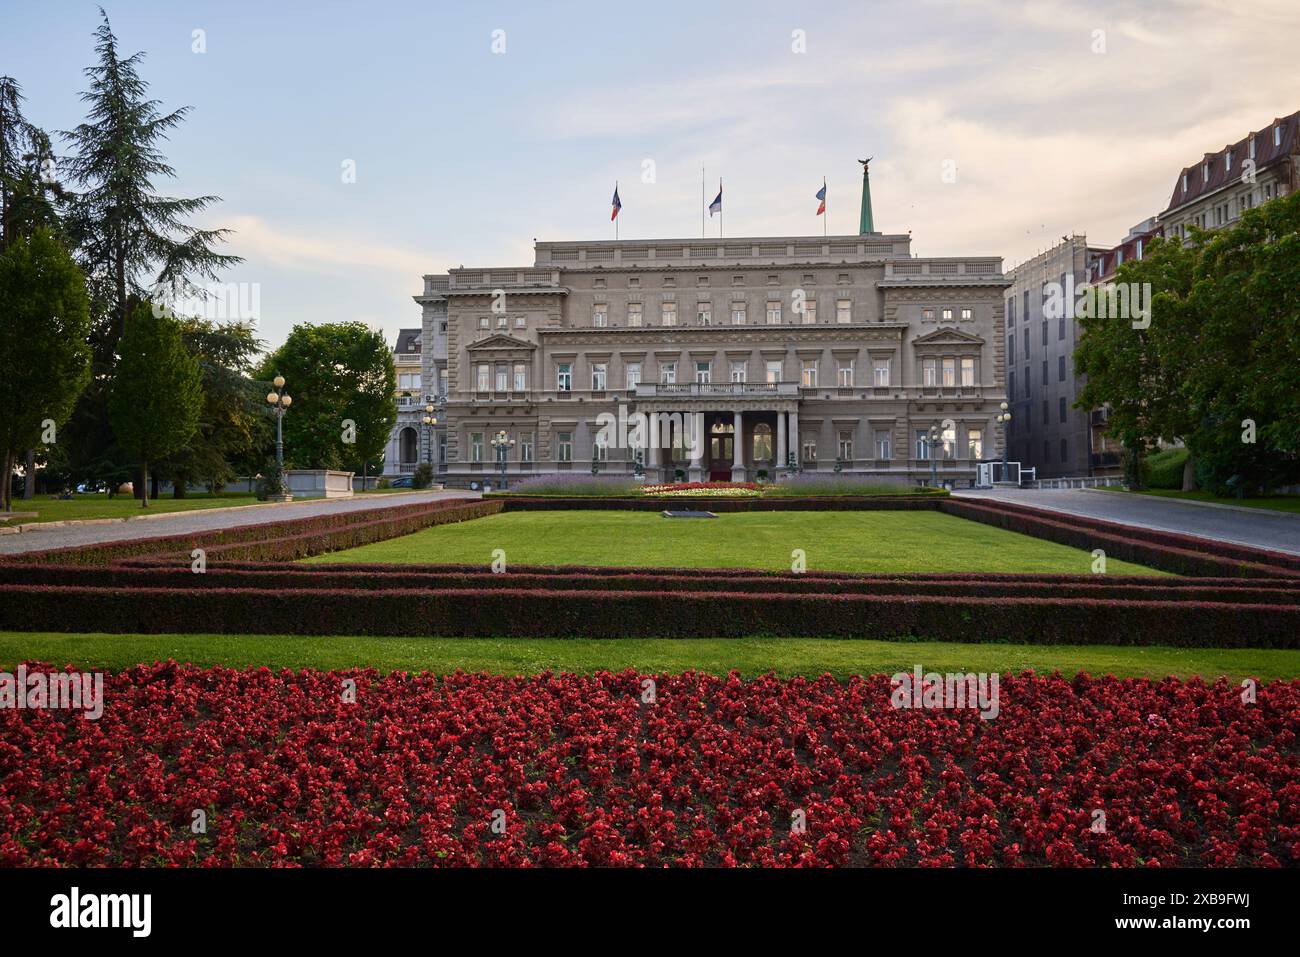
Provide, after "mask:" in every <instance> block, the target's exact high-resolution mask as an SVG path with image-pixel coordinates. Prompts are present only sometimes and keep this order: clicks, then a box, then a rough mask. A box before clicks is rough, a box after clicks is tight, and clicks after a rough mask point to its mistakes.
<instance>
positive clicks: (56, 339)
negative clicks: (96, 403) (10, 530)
mask: <svg viewBox="0 0 1300 957" xmlns="http://www.w3.org/2000/svg"><path fill="white" fill-rule="evenodd" d="M89 332H90V309H89V304H88V299H87V296H86V284H85V280H84V279H83V278H82V275H81V270H79V269H78V268H77V265H76V263H74V262H73V260H72V257H71V256H70V255H68V252H67V251H66V250H65V249H64V248H63V247H62V246H60V245H59V243H58V241H57V240H55V238H54V237H53V236H52V235H51V234H50V233H49V231H48V230H46V229H44V228H37V229H36V230H35V231H34V232H32V233H31V235H29V236H16V237H15V238H14V239H13V241H12V242H10V243H9V245H8V247H7V248H6V249H5V250H4V252H2V253H0V455H2V456H3V464H2V467H3V471H0V475H2V476H3V479H4V481H3V488H0V511H5V510H8V508H9V507H10V475H11V474H12V473H13V467H14V463H15V460H16V458H17V456H18V455H19V454H20V453H22V452H23V451H25V450H27V449H33V448H36V447H37V446H38V445H40V444H42V443H43V440H44V439H47V438H48V437H49V436H48V435H47V434H46V432H47V428H46V427H47V426H48V425H50V424H51V423H52V424H53V425H54V427H55V429H56V430H57V429H58V428H59V427H61V426H62V425H63V423H64V422H66V421H67V419H68V416H69V415H70V414H71V413H72V407H73V405H74V403H75V402H76V401H77V396H78V395H79V394H80V393H81V390H82V389H84V388H85V386H86V383H87V381H89V378H90V347H89V346H88V345H87V343H86V336H87V335H88V334H89ZM54 438H55V441H57V439H58V435H57V431H56V433H55V436H54Z"/></svg>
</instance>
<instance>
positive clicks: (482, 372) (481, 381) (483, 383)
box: [474, 362, 492, 392]
mask: <svg viewBox="0 0 1300 957" xmlns="http://www.w3.org/2000/svg"><path fill="white" fill-rule="evenodd" d="M491 375H492V372H491V367H490V366H489V365H488V364H487V363H486V362H480V363H479V365H478V378H477V381H476V382H475V383H474V386H475V388H476V389H477V390H478V391H479V392H486V391H487V390H488V388H489V385H488V382H489V379H490V377H491Z"/></svg>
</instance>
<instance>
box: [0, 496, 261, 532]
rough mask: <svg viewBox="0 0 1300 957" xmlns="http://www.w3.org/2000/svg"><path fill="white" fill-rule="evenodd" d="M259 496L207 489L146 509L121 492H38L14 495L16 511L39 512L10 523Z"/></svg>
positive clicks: (129, 513) (221, 504)
mask: <svg viewBox="0 0 1300 957" xmlns="http://www.w3.org/2000/svg"><path fill="white" fill-rule="evenodd" d="M256 502H257V499H256V498H255V497H254V496H253V495H252V494H251V493H249V492H219V493H218V494H216V495H209V494H208V493H207V492H202V493H195V492H191V493H190V494H189V495H187V496H186V497H185V498H172V497H171V496H166V497H163V498H157V499H150V500H149V507H148V508H147V509H144V508H141V507H140V502H139V500H138V499H134V498H131V497H130V496H129V495H118V496H115V497H114V498H112V499H110V498H109V497H108V496H107V495H78V496H77V497H76V498H73V499H68V500H64V501H61V500H59V499H55V498H50V497H49V496H48V495H38V496H37V497H36V498H33V499H20V498H15V499H14V503H13V509H14V511H15V512H36V513H37V517H36V518H26V517H19V518H15V519H13V520H11V521H10V522H8V524H10V525H22V524H26V523H28V522H67V521H74V520H84V519H91V518H128V517H134V516H136V515H149V514H158V513H159V512H189V511H193V510H195V509H202V508H227V507H230V506H233V505H254V504H256Z"/></svg>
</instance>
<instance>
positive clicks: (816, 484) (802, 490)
mask: <svg viewBox="0 0 1300 957" xmlns="http://www.w3.org/2000/svg"><path fill="white" fill-rule="evenodd" d="M763 494H764V495H785V496H797V495H835V496H842V495H946V494H947V493H946V492H945V491H944V490H943V489H934V488H925V487H920V486H916V485H911V484H909V483H908V482H907V480H906V479H901V478H889V477H881V478H871V479H864V478H855V477H853V476H846V475H842V474H838V473H818V472H801V473H799V474H798V475H791V476H790V477H788V478H786V479H785V480H783V481H781V482H777V483H776V484H775V485H771V486H769V487H768V488H765V489H764V490H763Z"/></svg>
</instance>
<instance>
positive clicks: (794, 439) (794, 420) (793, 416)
mask: <svg viewBox="0 0 1300 957" xmlns="http://www.w3.org/2000/svg"><path fill="white" fill-rule="evenodd" d="M790 451H791V453H792V454H793V455H794V464H795V465H798V464H799V458H800V455H801V450H800V448H799V413H798V412H795V411H793V410H792V411H791V412H790Z"/></svg>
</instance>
